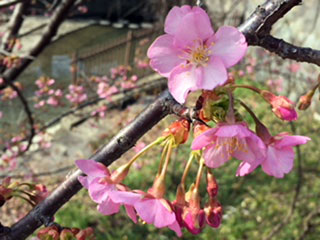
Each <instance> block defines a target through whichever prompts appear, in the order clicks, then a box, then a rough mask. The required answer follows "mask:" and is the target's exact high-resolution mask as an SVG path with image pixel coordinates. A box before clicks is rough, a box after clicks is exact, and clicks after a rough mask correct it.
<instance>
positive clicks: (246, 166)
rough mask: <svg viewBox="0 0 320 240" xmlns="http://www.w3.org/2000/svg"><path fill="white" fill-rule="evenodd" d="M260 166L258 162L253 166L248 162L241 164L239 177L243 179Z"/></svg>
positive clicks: (238, 172)
mask: <svg viewBox="0 0 320 240" xmlns="http://www.w3.org/2000/svg"><path fill="white" fill-rule="evenodd" d="M258 166H259V164H258V162H254V163H253V164H251V163H248V162H244V161H243V162H241V163H240V165H239V167H238V169H237V174H236V176H237V177H239V176H240V177H243V176H245V175H247V174H249V173H251V172H253V170H255V169H256V168H257V167H258Z"/></svg>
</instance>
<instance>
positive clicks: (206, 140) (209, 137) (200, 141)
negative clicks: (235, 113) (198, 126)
mask: <svg viewBox="0 0 320 240" xmlns="http://www.w3.org/2000/svg"><path fill="white" fill-rule="evenodd" d="M217 130H218V128H212V129H209V130H207V131H205V132H204V133H202V134H200V135H199V136H198V137H197V138H195V139H194V140H193V142H192V146H191V149H192V150H200V149H202V148H204V147H206V146H208V145H209V144H210V143H211V142H212V141H213V138H214V135H215V133H216V131H217Z"/></svg>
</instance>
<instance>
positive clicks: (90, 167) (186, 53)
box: [76, 6, 318, 236]
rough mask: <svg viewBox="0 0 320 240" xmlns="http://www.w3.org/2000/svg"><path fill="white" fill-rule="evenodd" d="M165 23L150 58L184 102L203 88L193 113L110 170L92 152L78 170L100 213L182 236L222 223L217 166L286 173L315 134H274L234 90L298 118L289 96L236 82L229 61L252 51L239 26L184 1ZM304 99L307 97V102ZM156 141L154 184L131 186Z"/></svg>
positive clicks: (279, 114) (243, 171)
mask: <svg viewBox="0 0 320 240" xmlns="http://www.w3.org/2000/svg"><path fill="white" fill-rule="evenodd" d="M164 30H165V34H164V35H162V36H160V37H158V38H157V39H156V40H155V41H154V43H153V44H152V45H151V46H150V48H149V50H148V53H147V55H148V57H149V58H150V66H151V67H152V68H153V69H154V70H155V71H157V72H158V73H159V74H161V75H162V76H164V77H166V78H168V88H169V91H170V93H171V94H172V96H173V97H174V99H175V100H176V101H177V102H179V103H180V104H184V103H185V102H186V101H187V100H188V99H187V98H188V95H189V93H190V92H195V91H201V92H200V97H199V98H198V100H197V102H196V104H195V108H194V113H195V114H192V115H194V116H192V119H190V117H186V116H184V115H183V114H181V117H182V118H181V119H179V120H177V121H176V122H174V123H172V124H171V125H170V126H169V127H168V128H167V129H166V130H165V131H164V132H163V134H162V136H161V137H159V138H158V139H156V140H155V141H154V142H152V143H151V144H149V145H147V146H145V147H144V148H143V149H141V150H140V151H139V152H138V153H137V154H136V155H135V156H134V157H133V158H132V159H131V160H130V161H129V162H128V163H126V164H124V165H122V166H120V167H119V168H118V169H116V170H115V171H113V172H112V173H111V172H110V171H109V169H108V168H107V167H105V166H104V165H103V164H101V163H98V162H94V161H92V160H78V161H76V164H77V166H78V167H79V168H80V169H81V170H82V171H83V173H84V174H85V175H86V176H81V177H79V181H80V182H81V184H82V185H83V186H84V187H85V188H86V189H88V191H89V195H90V197H91V198H92V200H93V201H94V202H96V203H97V205H98V211H99V212H101V213H102V214H104V215H111V214H115V213H117V212H119V209H120V206H124V207H125V209H126V212H127V214H128V216H129V217H130V218H131V219H132V221H133V222H135V223H136V222H137V219H138V218H140V219H141V220H142V221H143V222H145V223H148V224H153V225H154V226H155V227H157V228H163V227H168V228H170V229H172V230H173V231H175V232H176V234H177V235H178V236H182V229H187V230H188V231H189V232H191V233H192V234H199V233H201V231H202V230H203V228H204V227H205V226H206V225H208V226H211V227H213V228H217V227H219V226H220V223H221V220H222V205H221V204H220V202H219V201H218V183H217V180H216V179H215V177H214V174H213V170H214V169H216V168H220V167H223V165H224V164H225V163H227V162H228V161H231V160H232V159H237V160H239V161H240V162H239V167H238V169H237V171H236V173H235V175H236V176H245V175H247V174H250V173H251V172H253V171H254V170H255V169H256V168H258V167H260V166H261V168H262V170H263V171H264V172H265V173H266V174H268V175H270V176H273V177H276V178H283V177H284V176H285V174H288V173H289V172H290V171H291V170H292V168H293V164H294V155H295V153H294V149H293V147H294V146H297V145H302V144H305V143H307V142H308V141H309V140H310V138H308V137H305V136H292V135H290V134H289V133H279V134H276V135H271V134H270V132H269V130H268V129H267V127H266V126H264V125H263V123H262V122H261V121H260V120H259V119H258V118H257V116H256V115H255V114H254V112H253V111H252V110H251V108H250V107H248V106H247V104H246V103H244V102H243V101H242V99H239V98H237V96H236V94H235V93H236V90H237V89H239V88H243V89H246V90H248V91H253V92H254V93H256V94H258V95H259V96H260V97H261V99H262V100H263V101H266V102H267V103H268V104H269V105H270V108H271V111H272V112H273V113H274V114H275V116H276V117H278V118H280V119H281V120H284V121H294V120H296V119H297V118H298V115H297V113H296V111H295V106H294V103H293V102H292V101H291V100H289V99H288V98H287V97H285V96H277V95H275V94H273V93H272V92H270V91H267V90H262V89H259V88H257V87H254V86H251V85H240V84H236V80H235V78H236V77H237V76H235V75H232V74H228V72H227V69H228V68H230V67H232V66H234V65H235V64H236V63H238V62H239V61H240V60H241V59H242V58H243V57H244V55H245V53H246V51H247V43H246V39H245V37H244V36H243V34H242V33H241V32H239V31H238V30H237V29H236V28H234V27H229V26H225V27H221V28H220V29H219V30H218V31H217V32H216V33H215V32H214V31H213V29H212V26H211V22H210V19H209V17H208V15H207V14H206V12H205V11H204V10H203V9H201V8H200V7H190V6H182V7H174V8H173V9H172V10H171V11H170V12H169V14H168V16H167V18H166V20H165V29H164ZM249 62H250V63H249V65H248V66H247V68H246V71H247V72H248V73H250V74H252V73H253V67H254V66H255V65H256V64H257V62H256V60H255V59H253V58H252V59H251V60H250V61H249ZM122 71H125V70H124V69H122ZM120 72H121V71H120ZM114 75H115V74H114ZM120 75H121V74H120ZM123 80H125V79H123ZM317 88H318V86H317ZM313 93H314V92H313ZM310 94H312V93H310ZM310 94H309V95H310ZM309 95H308V96H309ZM309 98H310V97H309ZM309 98H307V97H305V98H304V99H307V100H309ZM307 100H304V103H305V104H306V105H307V104H308V101H307ZM240 108H244V110H246V112H245V114H248V115H250V116H251V118H252V119H253V120H254V123H255V131H253V130H251V129H250V127H251V126H249V125H248V123H246V122H245V121H244V120H243V119H244V116H243V115H241V114H240V111H239V110H240ZM190 131H191V132H193V138H194V139H193V141H192V144H191V151H190V157H189V159H188V161H187V162H186V163H185V164H184V166H185V167H184V171H183V175H182V177H181V181H180V183H178V184H177V194H176V198H175V199H171V200H170V199H167V198H166V181H165V179H166V177H167V173H168V169H169V166H170V159H171V154H172V150H173V149H174V148H177V147H179V146H180V145H182V144H184V143H186V141H187V140H188V138H189V132H190ZM156 145H160V146H162V148H163V150H162V153H161V158H160V161H159V167H158V171H157V172H156V173H155V174H154V176H155V177H154V181H153V185H152V187H150V188H149V189H148V190H147V191H145V190H143V189H135V190H132V189H130V187H129V186H127V185H125V184H124V180H125V178H126V176H127V175H128V173H129V170H130V168H131V166H132V165H133V164H134V163H135V162H136V161H137V160H138V159H139V158H140V156H141V155H142V154H144V153H145V152H146V151H148V150H150V149H151V148H153V147H154V146H156ZM232 161H234V160H232ZM193 164H196V165H197V167H198V171H197V174H196V175H195V176H193V174H192V173H191V171H190V168H191V166H192V165H193ZM204 174H206V189H207V193H206V194H207V197H205V196H201V194H200V191H199V189H200V185H201V184H204V183H201V179H202V176H203V175H204ZM186 178H192V184H190V185H189V186H186Z"/></svg>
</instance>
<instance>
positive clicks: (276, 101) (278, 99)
mask: <svg viewBox="0 0 320 240" xmlns="http://www.w3.org/2000/svg"><path fill="white" fill-rule="evenodd" d="M260 94H261V96H262V97H263V98H264V100H266V101H267V102H268V103H269V104H270V105H271V107H272V112H273V113H274V114H275V115H276V116H277V117H278V118H280V119H282V120H286V121H294V120H297V118H298V114H297V112H296V111H295V110H294V103H293V102H292V101H291V100H290V99H288V98H287V97H285V96H276V95H274V94H273V93H271V92H269V91H266V90H262V91H261V93H260Z"/></svg>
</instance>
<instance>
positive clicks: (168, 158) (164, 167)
mask: <svg viewBox="0 0 320 240" xmlns="http://www.w3.org/2000/svg"><path fill="white" fill-rule="evenodd" d="M173 142H174V139H170V140H169V143H168V150H167V155H166V158H165V162H164V164H163V167H162V170H161V175H162V176H163V178H165V176H166V173H167V170H168V166H169V163H170V157H171V153H172V148H173V147H172V146H173Z"/></svg>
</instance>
